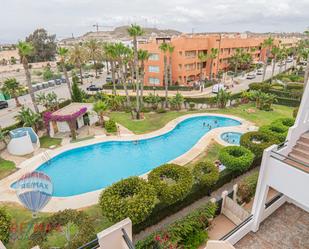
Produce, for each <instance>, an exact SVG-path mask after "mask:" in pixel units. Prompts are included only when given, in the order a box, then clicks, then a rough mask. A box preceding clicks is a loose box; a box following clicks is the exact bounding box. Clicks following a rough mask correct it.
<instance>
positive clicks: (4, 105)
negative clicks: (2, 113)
mask: <svg viewBox="0 0 309 249" xmlns="http://www.w3.org/2000/svg"><path fill="white" fill-rule="evenodd" d="M8 107H9V104H8V102H6V101H5V100H0V109H3V108H8Z"/></svg>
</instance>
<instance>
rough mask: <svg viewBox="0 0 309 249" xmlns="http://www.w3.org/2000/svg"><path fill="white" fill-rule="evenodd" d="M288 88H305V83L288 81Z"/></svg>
mask: <svg viewBox="0 0 309 249" xmlns="http://www.w3.org/2000/svg"><path fill="white" fill-rule="evenodd" d="M286 89H287V90H303V89H304V84H302V83H288V84H287V85H286Z"/></svg>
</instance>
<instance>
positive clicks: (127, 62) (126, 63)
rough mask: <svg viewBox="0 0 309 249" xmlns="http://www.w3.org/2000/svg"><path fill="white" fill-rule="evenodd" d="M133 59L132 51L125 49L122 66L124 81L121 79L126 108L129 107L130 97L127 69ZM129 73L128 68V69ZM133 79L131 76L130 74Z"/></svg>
mask: <svg viewBox="0 0 309 249" xmlns="http://www.w3.org/2000/svg"><path fill="white" fill-rule="evenodd" d="M132 58H133V50H132V49H131V48H129V47H126V50H125V51H124V57H123V64H124V79H123V87H124V91H125V94H126V99H127V106H131V101H130V96H129V93H128V74H129V73H128V67H129V65H130V64H131V61H132ZM129 71H130V68H129ZM132 77H133V74H132Z"/></svg>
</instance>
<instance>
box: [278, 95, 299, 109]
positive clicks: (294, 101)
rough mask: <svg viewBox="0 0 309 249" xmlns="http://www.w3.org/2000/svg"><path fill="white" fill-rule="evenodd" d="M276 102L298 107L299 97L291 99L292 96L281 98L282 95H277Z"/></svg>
mask: <svg viewBox="0 0 309 249" xmlns="http://www.w3.org/2000/svg"><path fill="white" fill-rule="evenodd" d="M276 99H277V102H276V104H278V105H286V106H290V107H298V106H299V105H300V100H299V99H292V98H283V97H277V98H276Z"/></svg>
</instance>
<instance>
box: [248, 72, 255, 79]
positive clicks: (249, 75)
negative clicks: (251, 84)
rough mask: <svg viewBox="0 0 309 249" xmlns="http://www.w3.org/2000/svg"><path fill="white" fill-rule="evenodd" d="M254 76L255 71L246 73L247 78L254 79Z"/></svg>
mask: <svg viewBox="0 0 309 249" xmlns="http://www.w3.org/2000/svg"><path fill="white" fill-rule="evenodd" d="M255 77H256V74H255V73H248V74H247V79H248V80H252V79H255Z"/></svg>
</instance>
